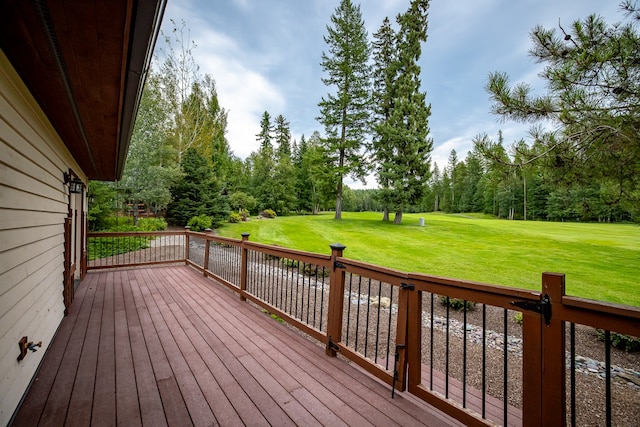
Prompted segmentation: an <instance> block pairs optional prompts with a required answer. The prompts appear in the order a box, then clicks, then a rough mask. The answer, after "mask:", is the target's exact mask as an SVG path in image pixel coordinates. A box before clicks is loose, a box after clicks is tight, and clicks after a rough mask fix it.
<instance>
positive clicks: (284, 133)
mask: <svg viewBox="0 0 640 427" xmlns="http://www.w3.org/2000/svg"><path fill="white" fill-rule="evenodd" d="M274 140H275V141H276V143H277V144H278V148H277V150H276V153H275V162H276V164H275V170H274V174H273V179H274V182H273V186H272V198H273V199H274V201H275V204H274V205H273V206H272V209H275V211H276V212H277V213H278V215H286V214H288V213H289V212H290V211H291V210H293V209H294V205H295V194H294V191H295V176H294V173H293V164H292V162H291V131H290V130H289V122H288V121H287V120H286V119H285V118H284V116H283V115H282V114H280V115H279V116H278V117H276V124H275V129H274Z"/></svg>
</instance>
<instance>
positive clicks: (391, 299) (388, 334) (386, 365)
mask: <svg viewBox="0 0 640 427" xmlns="http://www.w3.org/2000/svg"><path fill="white" fill-rule="evenodd" d="M390 286H391V288H390V292H389V324H388V325H387V362H386V363H385V365H384V368H385V369H386V370H387V371H388V370H389V350H390V349H391V313H392V311H393V285H390Z"/></svg>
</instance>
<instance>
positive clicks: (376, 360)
mask: <svg viewBox="0 0 640 427" xmlns="http://www.w3.org/2000/svg"><path fill="white" fill-rule="evenodd" d="M381 306H382V281H381V280H378V319H377V321H376V354H375V356H374V358H373V360H374V361H375V362H376V363H378V335H379V334H380V307H381Z"/></svg>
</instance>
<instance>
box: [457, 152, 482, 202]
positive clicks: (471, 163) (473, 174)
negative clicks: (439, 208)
mask: <svg viewBox="0 0 640 427" xmlns="http://www.w3.org/2000/svg"><path fill="white" fill-rule="evenodd" d="M465 163H466V174H465V177H464V180H463V182H462V193H461V194H460V205H459V207H460V211H461V212H480V211H481V210H482V194H481V192H480V189H481V188H480V180H481V179H482V174H483V171H482V164H481V160H480V154H479V153H478V152H476V151H475V150H473V151H469V153H468V154H467V158H466V160H465Z"/></svg>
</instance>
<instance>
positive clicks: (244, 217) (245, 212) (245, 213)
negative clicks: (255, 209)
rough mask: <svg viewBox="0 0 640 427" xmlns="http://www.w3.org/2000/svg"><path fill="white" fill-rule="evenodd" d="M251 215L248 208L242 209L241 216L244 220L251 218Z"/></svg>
mask: <svg viewBox="0 0 640 427" xmlns="http://www.w3.org/2000/svg"><path fill="white" fill-rule="evenodd" d="M249 215H250V214H249V211H248V210H246V209H242V210H241V211H240V216H241V217H242V220H243V221H246V220H247V219H249Z"/></svg>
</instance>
